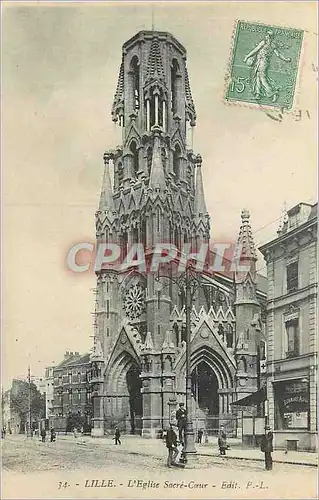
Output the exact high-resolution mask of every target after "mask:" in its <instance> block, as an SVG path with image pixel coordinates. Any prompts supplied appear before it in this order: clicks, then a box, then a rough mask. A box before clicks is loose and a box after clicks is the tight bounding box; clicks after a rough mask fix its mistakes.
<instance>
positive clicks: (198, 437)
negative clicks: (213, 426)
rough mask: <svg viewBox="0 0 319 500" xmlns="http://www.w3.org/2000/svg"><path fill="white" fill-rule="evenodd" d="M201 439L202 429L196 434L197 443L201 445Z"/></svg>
mask: <svg viewBox="0 0 319 500" xmlns="http://www.w3.org/2000/svg"><path fill="white" fill-rule="evenodd" d="M202 437H203V431H202V429H199V431H198V432H197V443H199V444H200V443H201V442H202Z"/></svg>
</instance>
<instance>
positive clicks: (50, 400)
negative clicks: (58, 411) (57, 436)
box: [44, 366, 55, 419]
mask: <svg viewBox="0 0 319 500" xmlns="http://www.w3.org/2000/svg"><path fill="white" fill-rule="evenodd" d="M54 368H55V367H54V366H47V367H46V369H45V375H44V393H45V418H46V419H50V418H52V417H53V416H54V375H53V370H54Z"/></svg>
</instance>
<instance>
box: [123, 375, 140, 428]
mask: <svg viewBox="0 0 319 500" xmlns="http://www.w3.org/2000/svg"><path fill="white" fill-rule="evenodd" d="M140 373H141V372H140V370H139V368H138V367H137V366H136V365H132V366H131V368H130V369H129V371H128V372H127V374H126V382H127V388H128V392H129V402H130V419H131V434H141V432H142V411H143V410H142V394H141V388H142V382H141V379H140Z"/></svg>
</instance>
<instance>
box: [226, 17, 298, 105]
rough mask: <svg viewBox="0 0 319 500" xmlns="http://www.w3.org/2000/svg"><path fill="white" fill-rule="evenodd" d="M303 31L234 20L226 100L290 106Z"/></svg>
mask: <svg viewBox="0 0 319 500" xmlns="http://www.w3.org/2000/svg"><path fill="white" fill-rule="evenodd" d="M303 35H304V32H303V30H298V29H293V28H284V27H278V26H272V25H266V24H259V23H251V22H245V21H237V24H236V30H235V36H234V43H233V47H232V53H231V62H230V68H229V74H228V78H227V85H226V95H225V98H226V101H228V102H241V103H249V104H256V105H258V106H260V105H262V106H271V107H276V108H284V109H287V110H289V109H291V108H292V107H293V103H294V96H295V91H296V82H297V75H298V69H299V61H300V53H301V48H302V41H303Z"/></svg>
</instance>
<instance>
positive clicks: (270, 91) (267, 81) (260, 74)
mask: <svg viewBox="0 0 319 500" xmlns="http://www.w3.org/2000/svg"><path fill="white" fill-rule="evenodd" d="M273 54H275V55H276V56H277V57H279V59H281V60H282V61H285V62H291V59H290V58H289V57H284V56H283V55H282V54H281V53H280V52H279V49H278V47H277V45H276V44H275V42H274V32H273V31H271V30H269V31H267V33H266V35H265V38H264V39H263V40H262V41H261V42H260V43H259V44H258V45H257V46H256V47H255V48H254V49H253V50H251V51H250V52H249V54H247V55H246V56H245V58H244V62H245V63H246V64H248V65H249V66H251V67H252V71H251V86H252V89H251V90H252V93H253V94H254V96H255V99H257V100H258V99H260V98H261V97H269V98H271V99H272V102H276V100H277V99H278V90H279V89H278V88H277V87H276V84H275V82H274V81H273V80H272V79H271V78H270V77H269V75H268V71H269V65H270V61H271V57H272V55H273Z"/></svg>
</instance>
